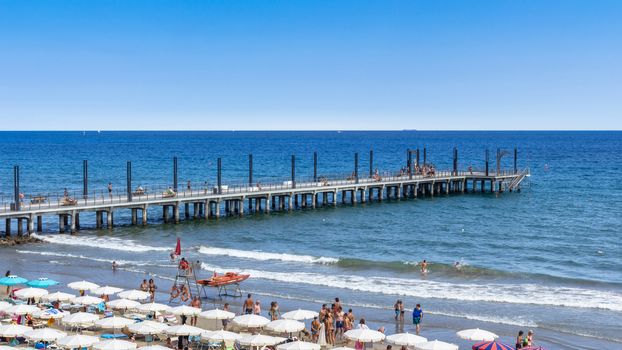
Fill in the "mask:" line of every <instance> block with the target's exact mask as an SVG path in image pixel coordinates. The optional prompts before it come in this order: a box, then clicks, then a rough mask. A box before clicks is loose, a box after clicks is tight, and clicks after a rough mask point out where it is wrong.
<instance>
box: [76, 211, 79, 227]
mask: <svg viewBox="0 0 622 350" xmlns="http://www.w3.org/2000/svg"><path fill="white" fill-rule="evenodd" d="M79 229H80V213H77V212H76V230H79Z"/></svg>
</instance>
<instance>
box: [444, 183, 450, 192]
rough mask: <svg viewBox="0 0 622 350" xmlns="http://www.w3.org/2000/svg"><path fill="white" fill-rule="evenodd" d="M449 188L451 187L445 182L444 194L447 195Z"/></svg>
mask: <svg viewBox="0 0 622 350" xmlns="http://www.w3.org/2000/svg"><path fill="white" fill-rule="evenodd" d="M450 187H451V186H450V183H449V181H447V182H446V183H445V194H449V188H450Z"/></svg>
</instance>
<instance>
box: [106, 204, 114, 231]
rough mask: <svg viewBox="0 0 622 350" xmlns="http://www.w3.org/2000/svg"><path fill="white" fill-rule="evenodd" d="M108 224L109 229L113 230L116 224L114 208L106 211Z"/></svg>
mask: <svg viewBox="0 0 622 350" xmlns="http://www.w3.org/2000/svg"><path fill="white" fill-rule="evenodd" d="M106 225H107V226H108V229H109V230H112V227H113V226H114V214H113V212H112V208H110V210H108V211H107V212H106Z"/></svg>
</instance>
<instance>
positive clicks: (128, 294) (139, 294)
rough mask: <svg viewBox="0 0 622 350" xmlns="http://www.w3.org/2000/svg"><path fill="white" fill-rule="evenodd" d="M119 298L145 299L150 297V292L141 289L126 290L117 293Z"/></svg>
mask: <svg viewBox="0 0 622 350" xmlns="http://www.w3.org/2000/svg"><path fill="white" fill-rule="evenodd" d="M117 295H118V296H119V298H123V299H129V300H145V299H148V298H149V297H151V294H149V293H148V292H143V291H142V290H136V289H132V290H126V291H123V292H121V293H118V294H117Z"/></svg>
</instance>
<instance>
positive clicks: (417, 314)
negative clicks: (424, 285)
mask: <svg viewBox="0 0 622 350" xmlns="http://www.w3.org/2000/svg"><path fill="white" fill-rule="evenodd" d="M422 318H423V310H421V304H417V306H415V309H414V310H413V324H414V325H415V327H416V329H417V335H419V331H420V330H421V319H422Z"/></svg>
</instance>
